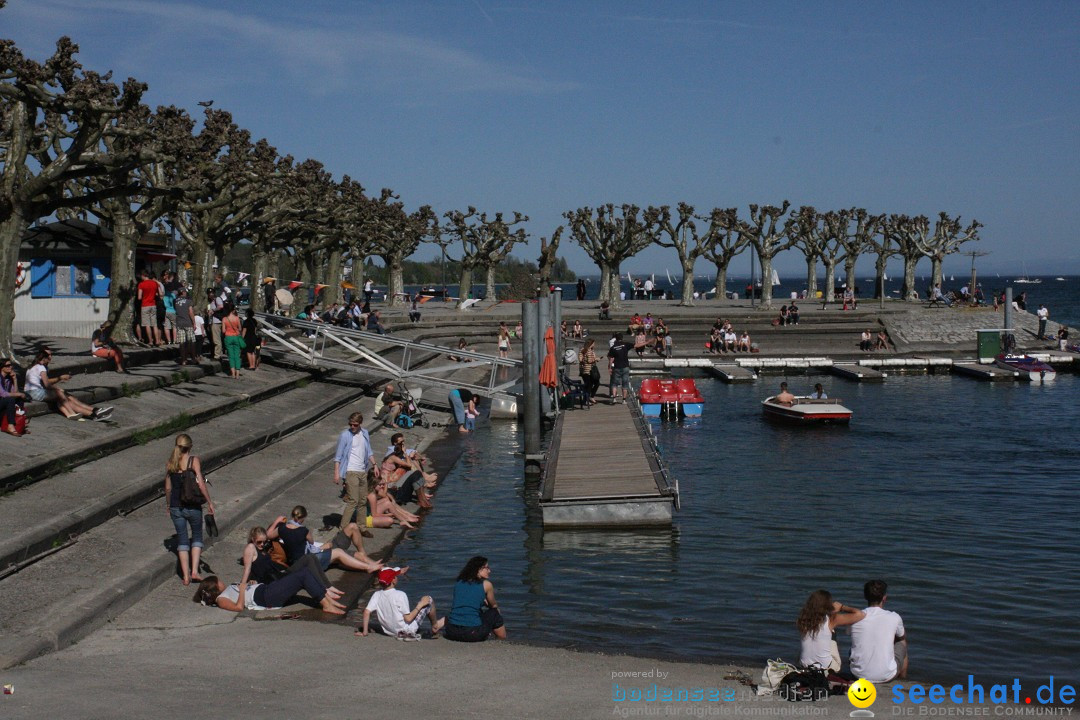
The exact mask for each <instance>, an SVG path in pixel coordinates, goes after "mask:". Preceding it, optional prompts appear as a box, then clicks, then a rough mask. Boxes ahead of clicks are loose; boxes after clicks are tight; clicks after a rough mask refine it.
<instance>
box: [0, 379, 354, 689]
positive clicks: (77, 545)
mask: <svg viewBox="0 0 1080 720" xmlns="http://www.w3.org/2000/svg"><path fill="white" fill-rule="evenodd" d="M305 391H306V392H305ZM320 393H321V395H320ZM327 393H329V394H330V395H335V394H336V395H337V398H336V399H337V400H340V399H342V398H343V397H347V395H348V394H347V393H341V392H340V391H339V392H337V393H335V391H334V389H333V388H327V387H321V386H316V385H312V386H309V387H308V388H304V389H302V390H297V391H294V392H292V393H288V394H287V395H285V396H283V399H286V400H288V404H289V405H291V409H290V412H293V413H297V419H298V420H301V422H300V424H299V425H298V426H297V428H296V429H298V430H299V431H298V432H296V433H295V434H293V435H290V436H288V437H285V438H283V439H281V441H280V442H279V443H277V444H275V445H273V446H271V447H270V448H267V449H265V450H263V451H262V452H258V453H255V454H251V455H248V456H246V457H241V458H240V459H237V460H235V461H234V462H232V463H231V464H229V465H227V466H225V467H219V469H217V470H216V471H214V472H211V473H209V475H208V479H209V480H210V482H211V483H212V485H211V496H212V497H213V498H214V503H215V506H216V509H217V514H216V519H217V523H218V527H219V530H220V532H221V537H222V538H226V537H228V535H229V533H230V532H231V531H233V530H235V529H237V528H240V527H244V526H245V525H246V523H247V522H248V521H249V516H250V515H251V514H252V513H253V512H255V511H256V510H259V509H261V508H263V506H265V505H266V503H267V502H268V501H269V500H270V499H272V498H274V497H276V496H277V495H279V494H280V493H281V492H283V491H284V490H286V489H288V488H289V487H292V486H293V485H295V484H296V483H297V482H299V481H301V480H303V479H304V478H306V477H308V476H309V475H310V474H311V473H312V471H313V470H322V469H325V467H326V466H325V461H326V459H327V458H328V457H330V456H331V455H332V453H333V450H334V447H335V444H336V441H337V434H338V432H340V430H341V428H342V427H343V426H344V424H345V421H346V418H347V417H348V414H349V412H350V411H351V410H352V408H340V409H338V410H336V411H333V412H331V413H330V414H329V415H326V416H325V417H323V418H322V419H321V420H318V419H315V418H314V417H313V416H312V415H311V414H310V411H311V410H314V408H311V404H315V405H318V404H319V402H320V397H323V398H326V399H329V398H328V397H327ZM262 407H263V409H269V407H270V405H269V403H263V404H262ZM277 410H278V411H279V412H282V413H283V414H284V415H288V413H287V412H285V410H286V408H285V407H279V408H277ZM320 410H321V411H325V410H326V405H322V406H320ZM234 415H235V417H234V416H233V415H230V416H229V417H228V418H221V419H219V420H218V421H214V422H211V423H207V424H206V425H205V426H200V427H199V428H196V429H194V430H193V431H192V433H191V434H192V436H193V439H194V441H195V452H196V453H197V454H198V455H199V456H200V457H201V458H203V459H204V462H205V460H206V459H208V454H207V452H206V450H207V449H209V445H210V444H211V443H212V442H213V438H214V437H219V436H223V435H227V434H229V433H228V432H226V431H227V428H222V427H220V425H221V423H223V422H225V421H233V422H239V421H241V418H240V413H235V414H234ZM301 416H303V417H301ZM262 419H263V420H264V421H268V422H272V421H273V419H272V418H271V417H264V418H262ZM256 421H258V418H254V417H248V418H246V419H245V420H244V423H243V424H242V425H239V426H236V425H233V426H231V427H241V428H242V427H250V426H251V423H253V422H256ZM278 422H279V423H280V422H281V418H279V419H278ZM278 431H280V432H284V427H283V426H280V424H279V427H278ZM243 434H244V433H242V432H241V433H240V435H241V436H242V435H243ZM169 445H170V446H171V439H170V442H169ZM138 450H139V457H138V458H134V457H132V458H127V459H126V460H123V461H121V458H120V457H119V456H117V458H115V459H114V461H113V463H112V467H113V468H115V467H118V466H125V465H126V466H131V464H132V463H138V464H139V466H140V467H150V466H153V467H154V468H155V470H154V471H153V472H152V473H150V474H148V475H147V479H149V478H151V477H152V478H155V480H154V481H153V482H154V483H155V484H160V482H161V480H162V476H163V473H164V471H163V469H161V470H160V471H159V469H160V468H163V465H164V460H165V458H166V457H167V453H166V450H167V448H165V447H163V446H162V447H151V446H144V447H141V448H138ZM218 465H219V466H220V463H218ZM107 482H108V481H107V480H106V483H105V484H107ZM310 482H312V483H318V484H325V485H327V486H329V487H330V488H332V487H333V485H332V484H331V483H330V478H329V477H324V476H322V475H319V476H313V477H311V480H310ZM97 489H98V490H101V489H102V488H101V487H100V486H99V487H98V488H97ZM88 490H89V489H88ZM284 509H285V510H287V508H284ZM5 510H6V511H7V512H12V511H13V509H11V508H5ZM9 517H10V515H9ZM257 521H258V522H260V523H263V524H265V522H266V518H264V517H259V518H258V519H257ZM173 535H174V530H173V528H172V524H171V522H170V520H169V518H168V516H167V514H166V513H165V511H164V503H163V502H162V501H155V502H152V503H150V504H148V505H145V506H143V507H139V508H137V509H135V510H134V511H133V512H131V513H130V514H128V515H125V516H117V515H116V514H115V513H113V514H112V515H111V517H109V518H107V521H105V522H102V523H99V524H98V526H97V527H95V528H93V529H91V530H89V531H87V532H85V533H84V534H82V535H80V536H79V537H78V538H77V540H76V542H74V543H73V544H71V545H69V546H65V547H62V548H61V549H59V550H57V551H56V552H55V553H53V554H52V555H49V556H48V557H45V558H43V559H41V560H39V561H38V562H36V563H34V564H32V565H29V566H28V567H26V568H24V569H22V570H20V571H19V572H17V573H15V574H11V575H8V576H7V577H5V578H3V579H2V580H0V607H3V608H5V612H4V613H3V614H2V615H0V667H2V668H8V667H12V666H14V665H17V664H20V663H23V662H26V661H28V660H30V659H32V658H34V657H37V656H39V655H42V654H44V653H46V652H50V651H53V650H56V649H58V648H62V647H65V646H67V645H70V644H72V643H74V642H76V641H78V640H79V639H81V638H83V637H85V636H86V635H88V634H89V633H91V632H93V631H94V630H95V629H97V628H98V627H101V626H102V625H103V624H105V623H106V622H108V621H109V620H110V619H112V618H114V617H116V616H117V615H118V614H119V613H120V612H122V611H123V610H125V609H126V608H128V607H130V606H131V605H133V604H134V603H136V602H138V601H139V600H140V599H142V598H143V597H145V596H146V594H147V593H149V592H150V591H151V590H153V589H154V588H155V587H157V586H158V585H159V584H160V583H162V582H163V581H166V580H171V581H173V582H177V579H176V555H175V554H174V553H173V552H170V551H169V550H168V549H167V548H166V545H167V543H168V541H169V539H170V538H171V537H172V536H173ZM204 542H205V543H206V546H207V548H209V547H211V546H212V545H213V543H214V542H215V540H214V539H213V538H209V537H205V538H204ZM209 560H210V561H212V562H213V565H212V567H213V569H214V570H215V571H216V572H218V573H220V574H221V575H222V576H223V577H224V578H226V579H228V580H230V581H233V580H236V579H238V578H239V575H240V570H239V566H238V565H237V564H236V558H235V555H233V556H231V557H223V556H218V557H213V556H210V557H209ZM177 586H179V582H177ZM194 591H195V588H194V586H189V587H188V588H184V589H183V593H182V594H183V595H184V597H183V599H182V602H183V607H181V608H177V610H178V612H180V613H183V612H184V610H185V609H187V608H193V607H194V606H193V605H192V603H191V601H190V598H191V595H193V594H194ZM198 609H199V610H200V611H202V612H203V613H204V614H205V613H210V612H211V611H209V610H206V609H205V608H198ZM204 617H205V615H204ZM163 620H165V619H163Z"/></svg>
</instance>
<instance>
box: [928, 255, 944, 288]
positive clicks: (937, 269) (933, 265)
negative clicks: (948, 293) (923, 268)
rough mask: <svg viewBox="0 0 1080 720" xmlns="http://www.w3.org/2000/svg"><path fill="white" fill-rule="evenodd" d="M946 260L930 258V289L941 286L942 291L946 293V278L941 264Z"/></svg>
mask: <svg viewBox="0 0 1080 720" xmlns="http://www.w3.org/2000/svg"><path fill="white" fill-rule="evenodd" d="M943 261H944V258H940V257H931V258H930V287H937V286H938V285H941V291H942V292H945V278H944V277H942V272H941V264H942V262H943Z"/></svg>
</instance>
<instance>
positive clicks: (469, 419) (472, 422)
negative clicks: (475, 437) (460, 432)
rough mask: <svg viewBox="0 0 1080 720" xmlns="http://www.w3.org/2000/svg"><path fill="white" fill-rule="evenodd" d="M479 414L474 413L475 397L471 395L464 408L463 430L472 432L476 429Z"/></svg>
mask: <svg viewBox="0 0 1080 720" xmlns="http://www.w3.org/2000/svg"><path fill="white" fill-rule="evenodd" d="M479 416H480V414H479V413H478V412H477V411H476V396H475V395H473V397H472V399H471V400H469V404H468V405H466V406H465V429H466V430H468V431H469V432H472V431H473V430H475V429H476V418H478V417H479Z"/></svg>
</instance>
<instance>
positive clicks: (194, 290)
mask: <svg viewBox="0 0 1080 720" xmlns="http://www.w3.org/2000/svg"><path fill="white" fill-rule="evenodd" d="M193 245H194V247H193V248H192V260H191V261H192V268H191V304H192V305H194V306H195V308H196V310H197V311H202V310H205V309H206V290H207V288H209V287H210V286H211V284H212V283H211V279H212V278H213V276H214V275H213V273H214V250H213V248H211V247H210V245H209V243H207V242H206V241H205V240H203V239H201V238H200V239H199V240H198V241H197V242H195V243H193Z"/></svg>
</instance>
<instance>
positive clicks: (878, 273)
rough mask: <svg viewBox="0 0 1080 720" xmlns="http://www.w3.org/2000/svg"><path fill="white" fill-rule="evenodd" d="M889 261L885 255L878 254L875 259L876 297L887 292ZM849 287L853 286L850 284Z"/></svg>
mask: <svg viewBox="0 0 1080 720" xmlns="http://www.w3.org/2000/svg"><path fill="white" fill-rule="evenodd" d="M887 261H888V258H886V257H885V256H884V255H878V256H877V260H875V261H874V299H875V300H876V299H877V298H879V297H881V296H882V295H884V294H885V263H886V262H887ZM848 287H851V286H850V285H849V286H848ZM852 290H854V288H852Z"/></svg>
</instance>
